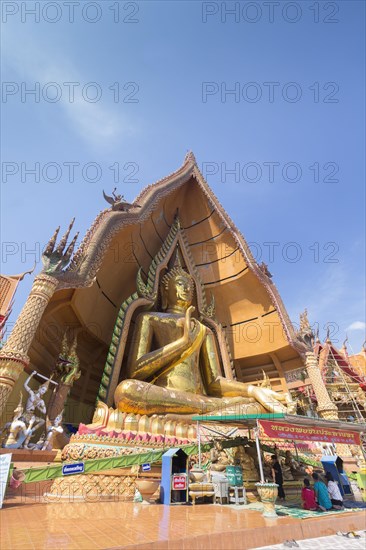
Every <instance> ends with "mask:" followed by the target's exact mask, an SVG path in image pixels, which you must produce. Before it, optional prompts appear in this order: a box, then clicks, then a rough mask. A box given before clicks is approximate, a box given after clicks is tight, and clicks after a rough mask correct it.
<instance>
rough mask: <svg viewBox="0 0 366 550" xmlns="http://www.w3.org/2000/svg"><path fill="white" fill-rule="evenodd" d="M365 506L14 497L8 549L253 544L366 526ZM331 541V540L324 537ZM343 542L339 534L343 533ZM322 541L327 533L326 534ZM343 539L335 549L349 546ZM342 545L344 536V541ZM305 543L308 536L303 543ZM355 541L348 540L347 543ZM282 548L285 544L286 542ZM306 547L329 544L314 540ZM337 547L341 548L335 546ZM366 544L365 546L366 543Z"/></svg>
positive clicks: (153, 549) (236, 547)
mask: <svg viewBox="0 0 366 550" xmlns="http://www.w3.org/2000/svg"><path fill="white" fill-rule="evenodd" d="M364 516H365V514H364V512H356V513H354V512H348V513H344V514H338V515H337V514H332V513H327V514H322V515H320V516H319V517H318V518H308V519H305V520H304V519H297V518H292V517H289V516H284V517H278V518H276V519H266V518H263V516H262V514H261V512H259V511H258V510H247V509H243V508H242V507H235V509H233V508H232V507H231V506H219V505H216V506H215V505H212V504H203V505H200V504H197V505H196V506H163V505H148V504H143V503H130V502H89V503H86V502H78V503H76V502H74V503H72V502H71V503H67V502H64V503H55V504H43V503H34V504H31V503H29V502H27V503H21V502H19V501H17V500H16V499H14V500H13V501H6V502H5V507H4V508H3V510H2V511H1V512H0V524H1V525H0V527H1V529H0V530H1V540H0V548H1V550H43V549H44V550H50V549H51V548H57V549H61V550H74V549H75V550H77V549H87V550H89V549H90V550H102V549H104V550H106V549H109V550H112V549H113V550H117V549H122V548H123V549H126V550H137V549H139V550H140V549H141V550H178V549H179V550H180V549H182V550H187V549H189V550H216V549H217V550H229V549H231V550H245V549H251V548H258V547H260V546H265V545H267V547H268V545H269V544H272V546H269V548H273V547H275V546H273V545H276V544H278V543H280V542H281V541H284V540H286V539H290V538H295V539H302V538H303V539H304V538H305V539H306V538H309V537H311V536H313V537H314V536H321V535H330V534H332V533H335V532H336V531H338V530H339V529H341V530H343V531H345V530H351V529H354V530H355V529H358V530H361V529H362V530H363V529H366V520H365V517H364ZM323 540H324V539H323ZM336 540H337V539H336ZM320 541H321V539H320ZM349 542H353V543H354V542H355V541H349V540H348V539H343V538H342V539H341V546H338V547H336V546H334V548H342V549H345V548H355V549H356V548H359V546H353V547H352V546H349ZM337 543H338V540H337ZM303 544H305V542H304V543H303ZM346 544H348V546H346ZM280 548H281V546H280ZM304 548H311V549H312V550H314V548H325V547H324V546H318V547H315V546H314V543H313V544H312V545H311V546H308V547H305V546H304ZM332 548H333V546H332ZM361 548H362V550H365V548H364V547H362V546H361Z"/></svg>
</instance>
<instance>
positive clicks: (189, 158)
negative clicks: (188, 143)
mask: <svg viewBox="0 0 366 550" xmlns="http://www.w3.org/2000/svg"><path fill="white" fill-rule="evenodd" d="M187 162H190V163H191V164H197V161H196V157H195V156H194V153H193V151H188V152H187V153H186V156H185V157H184V164H186V163H187Z"/></svg>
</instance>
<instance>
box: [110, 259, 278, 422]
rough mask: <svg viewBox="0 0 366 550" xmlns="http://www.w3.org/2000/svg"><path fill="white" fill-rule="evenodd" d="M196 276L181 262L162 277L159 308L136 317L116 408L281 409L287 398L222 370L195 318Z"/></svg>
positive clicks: (134, 410) (169, 410) (209, 332)
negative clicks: (245, 405) (225, 373)
mask: <svg viewBox="0 0 366 550" xmlns="http://www.w3.org/2000/svg"><path fill="white" fill-rule="evenodd" d="M193 293H194V280H193V278H192V277H191V276H190V275H189V274H188V273H187V272H186V271H185V270H183V268H182V267H181V266H178V267H174V268H172V269H170V270H169V271H168V272H167V273H166V274H165V275H164V277H163V278H162V289H161V302H162V307H161V309H162V311H154V312H143V313H141V314H139V316H138V317H137V319H136V324H135V330H134V334H133V338H132V347H131V350H130V353H129V361H128V365H127V370H128V373H129V374H128V379H126V380H124V381H122V382H121V383H120V384H119V385H118V386H117V388H116V391H115V396H114V397H115V403H116V405H117V407H118V409H119V410H120V411H122V412H126V413H137V414H146V415H152V414H166V413H178V414H197V413H198V414H202V413H207V412H211V411H218V410H222V409H224V408H228V407H232V406H234V405H236V404H247V405H248V407H247V411H248V412H260V411H263V410H265V411H269V412H284V411H286V406H285V403H286V401H287V397H286V395H285V394H279V393H276V392H274V391H273V390H271V389H269V388H265V387H258V386H254V385H251V384H245V383H242V382H238V381H236V380H229V379H227V378H225V377H223V376H222V375H221V367H220V356H219V351H218V346H217V344H216V339H215V336H214V333H213V332H212V330H211V329H210V328H208V327H207V326H205V325H204V324H203V323H201V322H200V321H199V320H198V319H196V318H194V317H193V312H194V309H195V308H194V307H193V306H192V299H193ZM250 404H251V405H250Z"/></svg>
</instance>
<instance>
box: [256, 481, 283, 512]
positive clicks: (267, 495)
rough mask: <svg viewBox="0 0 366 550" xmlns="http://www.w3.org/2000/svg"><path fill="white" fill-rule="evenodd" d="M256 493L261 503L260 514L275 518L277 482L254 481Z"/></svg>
mask: <svg viewBox="0 0 366 550" xmlns="http://www.w3.org/2000/svg"><path fill="white" fill-rule="evenodd" d="M255 486H256V487H257V491H258V494H259V496H260V499H261V501H262V504H263V511H262V514H263V516H264V517H265V518H276V517H277V514H276V509H275V502H276V498H277V495H278V485H277V483H256V484H255Z"/></svg>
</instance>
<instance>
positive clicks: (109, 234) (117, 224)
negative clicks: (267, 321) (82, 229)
mask: <svg viewBox="0 0 366 550" xmlns="http://www.w3.org/2000/svg"><path fill="white" fill-rule="evenodd" d="M192 177H193V178H194V179H195V181H196V182H197V183H198V185H199V187H200V188H201V190H202V191H203V193H204V195H205V196H206V198H207V201H208V204H209V205H210V211H211V215H212V213H215V214H216V215H217V216H219V217H220V219H221V220H222V223H223V225H224V230H227V231H228V232H229V233H230V235H231V236H232V238H233V240H234V242H235V243H236V249H237V250H238V251H239V252H240V253H241V254H242V256H243V259H244V262H245V266H244V267H243V270H242V271H244V270H250V271H251V272H252V273H253V274H254V275H255V277H256V278H257V279H259V281H260V283H261V286H263V287H264V288H265V290H266V292H267V293H268V295H269V298H270V301H271V303H272V304H273V308H272V309H274V310H276V312H277V314H278V316H279V318H280V320H281V323H282V327H283V330H284V332H285V334H286V338H287V340H288V342H290V343H291V344H292V345H295V346H296V339H295V335H294V331H293V327H292V324H291V321H290V319H289V317H288V314H287V312H286V310H285V307H284V305H283V303H282V300H281V297H280V295H279V293H278V290H277V288H276V286H275V284H274V283H273V281H272V280H271V278H270V276H269V274H268V270H266V269H265V267H263V266H259V265H258V264H257V262H256V261H255V259H254V257H253V255H252V253H251V251H250V249H249V246H248V245H247V243H246V241H245V239H244V237H243V235H242V234H241V233H240V231H239V230H238V228H237V227H236V226H235V224H234V222H233V221H232V219H231V218H230V216H229V215H228V214H227V212H226V211H225V209H224V208H223V206H222V205H221V203H220V202H219V200H218V199H217V197H216V196H215V195H214V193H213V192H212V190H211V189H210V187H209V186H208V184H207V182H206V181H205V179H204V178H203V176H202V174H201V172H200V170H199V168H198V166H197V163H196V159H195V157H194V155H193V153H188V154H187V155H186V157H185V160H184V163H183V165H182V167H181V168H179V169H178V170H177V171H175V172H173V173H172V174H170V175H168V176H166V177H165V178H163V179H161V180H158V181H157V182H155V183H154V184H150V185H148V186H147V187H145V188H144V189H143V190H142V192H141V193H140V194H139V195H138V197H137V198H136V199H135V201H134V204H139V205H140V206H141V208H140V209H137V208H135V209H134V208H132V209H131V211H128V212H114V211H113V210H111V209H107V210H104V211H102V212H101V213H100V214H99V215H98V216H97V218H96V219H95V221H94V222H93V224H92V226H91V228H90V229H89V231H88V232H87V234H86V236H85V238H84V239H83V241H82V243H81V245H80V247H79V249H78V250H77V252H76V254H75V256H74V258H73V260H72V262H71V264H70V267H69V268H68V269H67V270H66V271H65V273H64V274H63V275H62V278H60V284H59V287H58V288H59V289H62V288H80V287H86V286H90V285H91V284H93V281H94V278H95V276H96V274H97V272H98V269H99V268H100V266H101V264H102V262H103V258H104V256H105V253H106V252H107V250H108V247H109V245H110V244H111V241H112V239H113V238H114V237H115V236H116V235H117V234H118V233H119V231H120V230H121V229H122V228H123V227H127V226H131V225H136V224H141V223H142V222H144V221H145V220H146V219H147V218H149V217H150V216H151V215H152V213H153V212H154V211H155V210H156V208H157V207H158V206H159V204H161V202H162V199H164V197H167V196H168V195H170V194H172V193H173V192H174V191H175V190H176V189H178V188H179V187H181V186H183V185H184V184H186V183H187V182H188V181H189V180H190V179H191V178H192ZM208 217H209V216H208ZM201 221H203V220H201ZM224 230H222V231H221V233H223V232H224ZM209 240H212V236H211V238H210V239H207V241H209ZM243 265H244V264H243ZM240 274H241V273H240V270H239V272H238V275H240ZM231 277H233V276H232V275H231ZM205 284H207V285H208V284H212V283H208V282H206V281H205ZM266 313H267V314H268V312H266Z"/></svg>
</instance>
